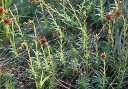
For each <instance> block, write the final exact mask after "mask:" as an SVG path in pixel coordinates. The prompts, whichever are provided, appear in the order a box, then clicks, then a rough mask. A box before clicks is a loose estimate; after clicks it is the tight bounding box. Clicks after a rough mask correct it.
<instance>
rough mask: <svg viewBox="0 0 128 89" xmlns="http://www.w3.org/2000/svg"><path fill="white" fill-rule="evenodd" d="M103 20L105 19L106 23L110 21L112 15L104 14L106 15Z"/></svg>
mask: <svg viewBox="0 0 128 89" xmlns="http://www.w3.org/2000/svg"><path fill="white" fill-rule="evenodd" d="M105 19H106V20H107V21H110V20H112V14H111V13H108V14H106V15H105Z"/></svg>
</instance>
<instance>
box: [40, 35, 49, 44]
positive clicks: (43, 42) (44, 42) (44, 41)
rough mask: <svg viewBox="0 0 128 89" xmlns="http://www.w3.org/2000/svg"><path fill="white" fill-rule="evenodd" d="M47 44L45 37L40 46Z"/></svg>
mask: <svg viewBox="0 0 128 89" xmlns="http://www.w3.org/2000/svg"><path fill="white" fill-rule="evenodd" d="M47 43H48V42H47V40H46V38H45V37H44V38H42V39H41V40H40V44H42V45H47Z"/></svg>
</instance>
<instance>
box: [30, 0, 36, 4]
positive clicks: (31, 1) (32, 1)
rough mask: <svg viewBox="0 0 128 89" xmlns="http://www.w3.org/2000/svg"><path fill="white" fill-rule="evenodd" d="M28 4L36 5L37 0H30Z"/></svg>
mask: <svg viewBox="0 0 128 89" xmlns="http://www.w3.org/2000/svg"><path fill="white" fill-rule="evenodd" d="M28 2H29V3H31V4H34V3H35V2H36V1H35V0H29V1H28Z"/></svg>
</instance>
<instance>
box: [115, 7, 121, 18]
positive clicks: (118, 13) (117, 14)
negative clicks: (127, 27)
mask: <svg viewBox="0 0 128 89" xmlns="http://www.w3.org/2000/svg"><path fill="white" fill-rule="evenodd" d="M115 15H116V17H120V16H121V12H120V10H117V9H116V10H115Z"/></svg>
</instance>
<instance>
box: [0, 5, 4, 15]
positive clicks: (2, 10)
mask: <svg viewBox="0 0 128 89" xmlns="http://www.w3.org/2000/svg"><path fill="white" fill-rule="evenodd" d="M3 12H4V8H3V7H1V6H0V14H2V13H3Z"/></svg>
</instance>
